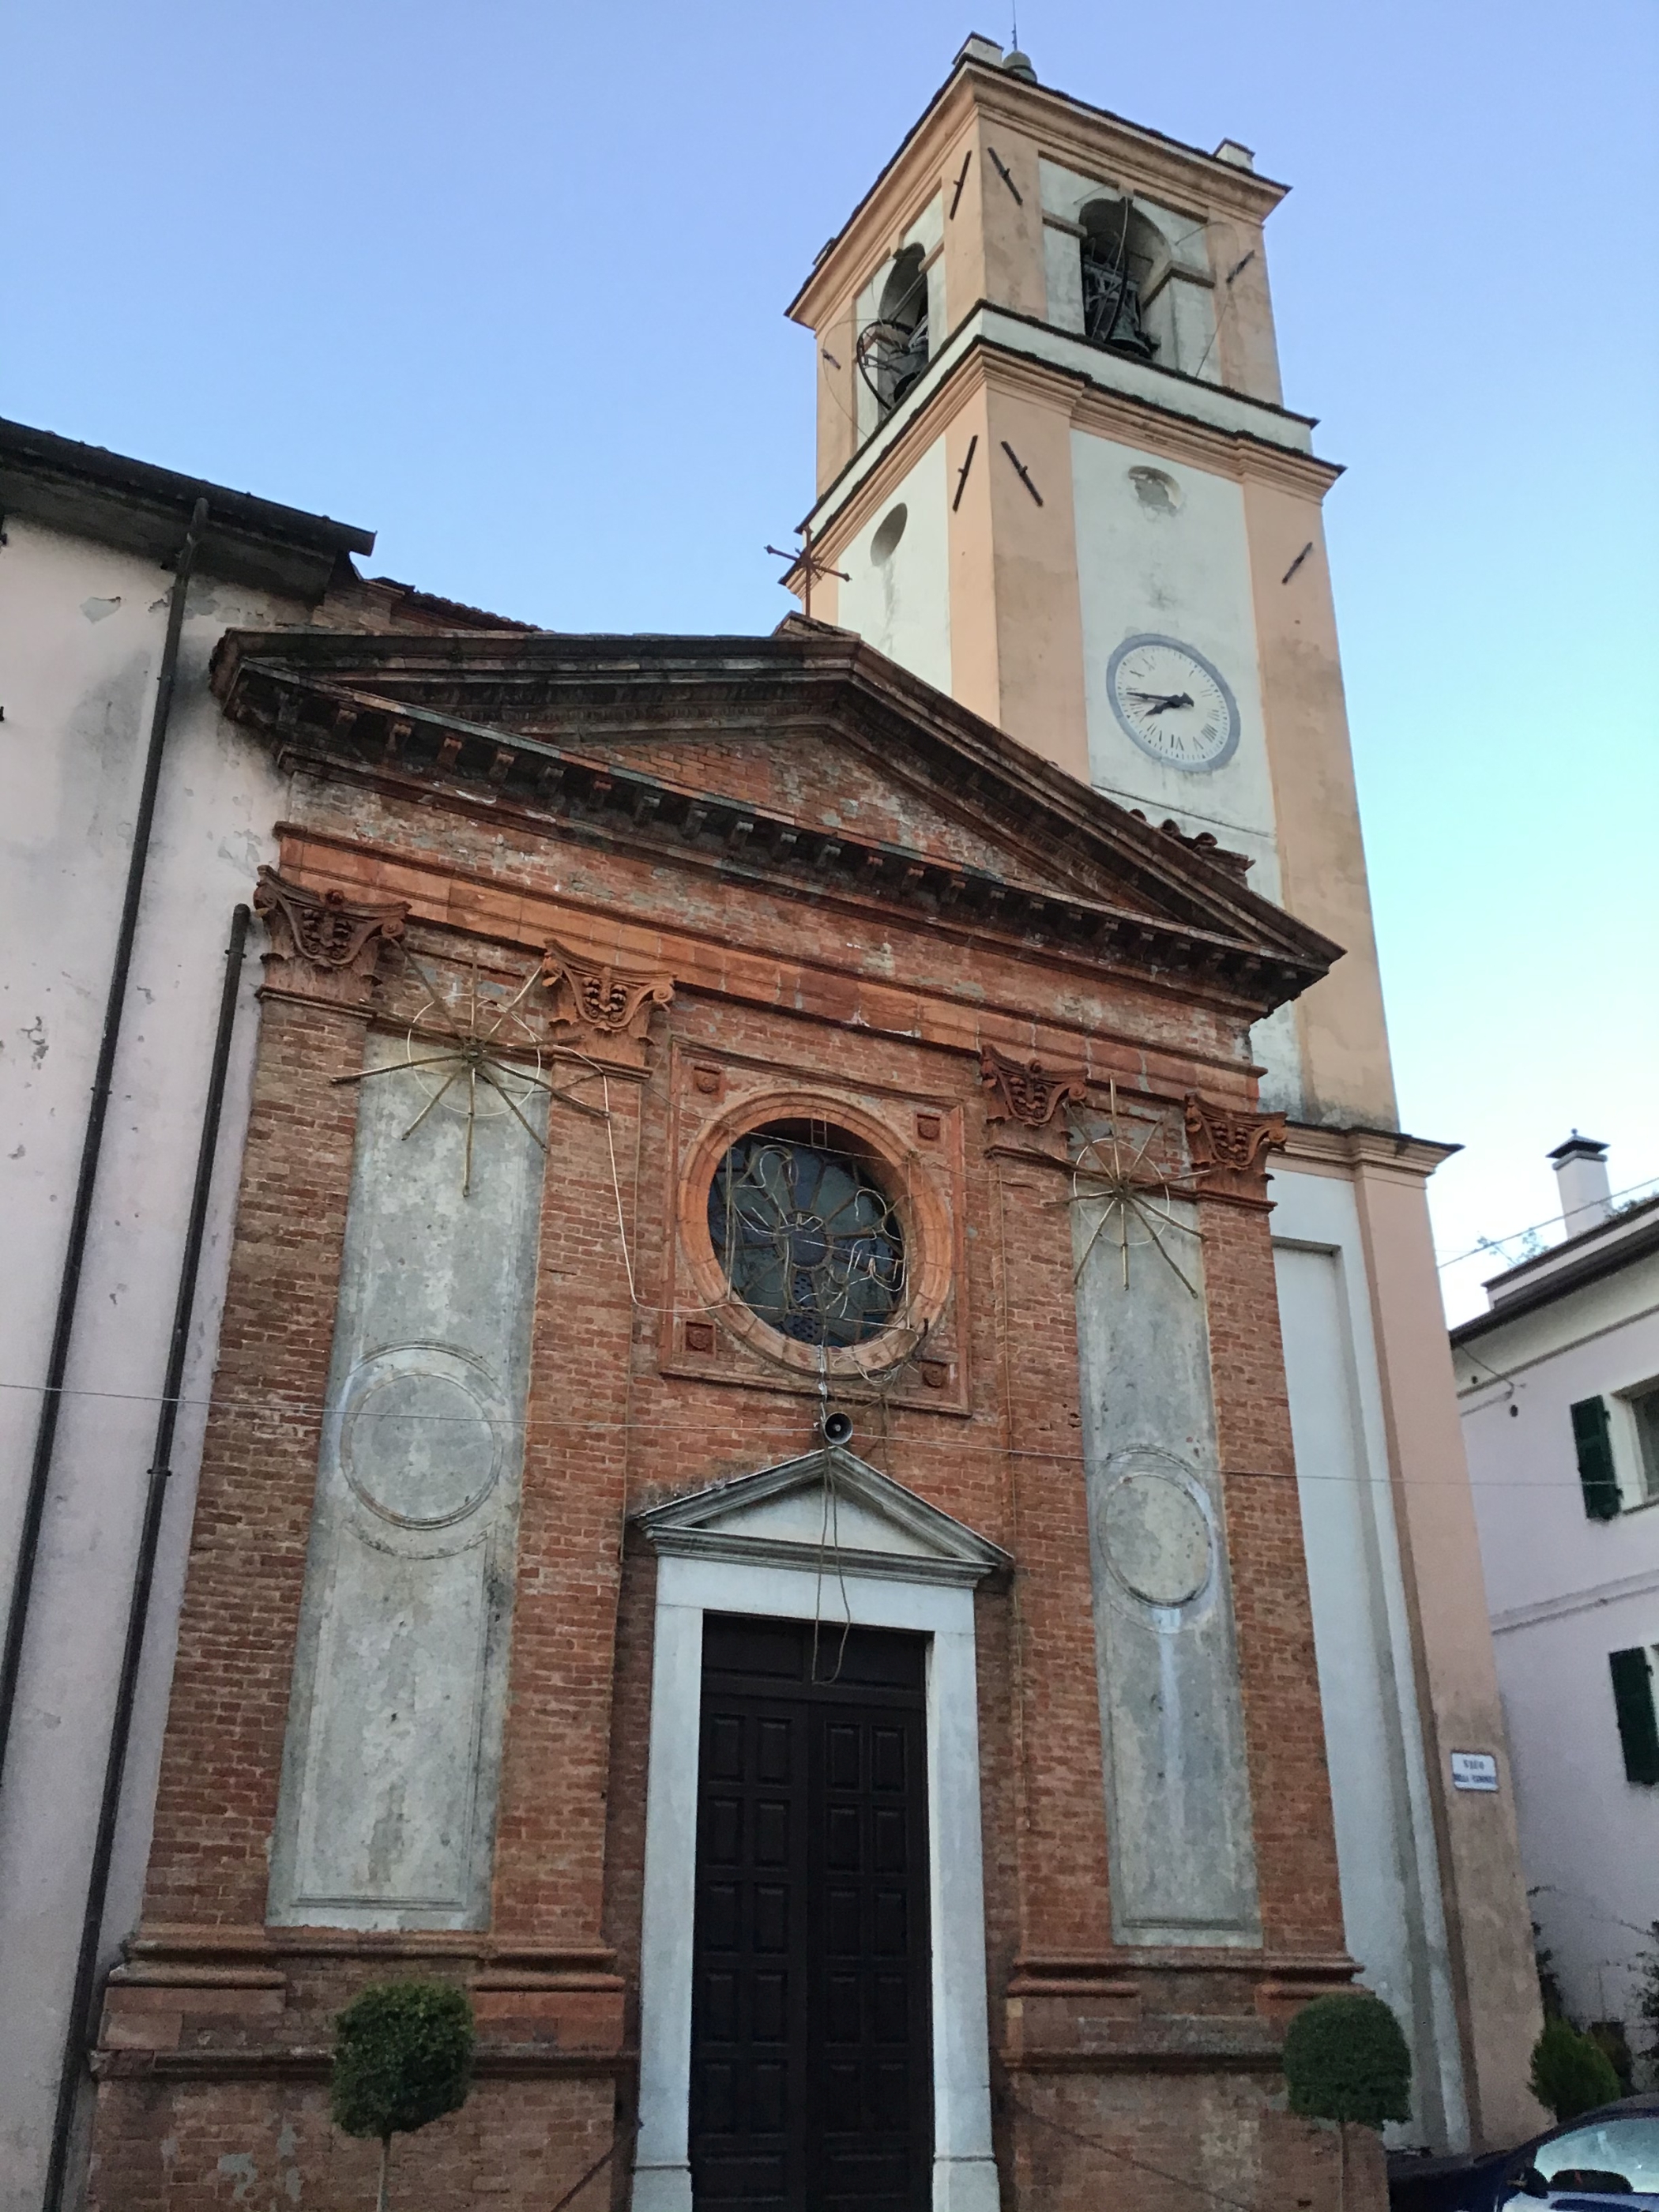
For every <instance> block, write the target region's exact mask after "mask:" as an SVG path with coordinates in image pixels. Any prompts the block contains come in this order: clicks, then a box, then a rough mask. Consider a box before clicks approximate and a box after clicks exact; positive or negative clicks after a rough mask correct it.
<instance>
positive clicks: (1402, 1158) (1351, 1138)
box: [1285, 1121, 1463, 1182]
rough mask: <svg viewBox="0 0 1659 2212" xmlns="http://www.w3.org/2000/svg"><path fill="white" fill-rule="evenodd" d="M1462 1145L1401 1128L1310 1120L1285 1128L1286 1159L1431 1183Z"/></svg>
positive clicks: (1302, 1164)
mask: <svg viewBox="0 0 1659 2212" xmlns="http://www.w3.org/2000/svg"><path fill="white" fill-rule="evenodd" d="M1462 1149H1463V1147H1462V1145H1440V1144H1436V1143H1435V1142H1434V1141H1433V1140H1432V1139H1430V1138H1427V1137H1411V1136H1407V1134H1406V1133H1405V1132H1404V1130H1401V1129H1332V1128H1327V1127H1323V1126H1322V1125H1321V1124H1318V1123H1315V1122H1310V1121H1291V1122H1289V1123H1288V1124H1287V1125H1286V1128H1285V1165H1286V1167H1292V1168H1293V1167H1312V1168H1319V1169H1323V1170H1326V1171H1327V1172H1328V1173H1329V1172H1333V1171H1334V1172H1337V1173H1340V1174H1350V1175H1351V1174H1352V1173H1353V1172H1354V1171H1355V1170H1358V1169H1364V1170H1367V1171H1368V1172H1370V1173H1373V1174H1377V1173H1381V1174H1385V1175H1395V1176H1400V1177H1401V1180H1402V1181H1407V1182H1427V1181H1428V1179H1429V1177H1430V1176H1431V1175H1432V1174H1433V1173H1434V1171H1435V1170H1436V1169H1437V1167H1439V1166H1440V1165H1441V1164H1442V1163H1443V1161H1446V1160H1449V1159H1450V1158H1451V1157H1452V1155H1453V1153H1454V1152H1462Z"/></svg>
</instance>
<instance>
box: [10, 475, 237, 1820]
mask: <svg viewBox="0 0 1659 2212" xmlns="http://www.w3.org/2000/svg"><path fill="white" fill-rule="evenodd" d="M207 519H208V503H207V501H205V500H204V499H198V500H197V502H196V507H195V511H194V513H192V514H191V518H190V528H189V530H188V532H186V533H185V542H184V544H183V546H182V547H181V548H180V550H179V559H178V562H177V565H176V566H175V568H174V569H173V589H172V591H171V592H170V593H169V594H168V599H167V637H166V641H165V642H164V643H163V645H162V647H161V671H160V674H159V675H158V677H157V678H156V684H155V708H154V710H153V712H152V714H151V715H150V723H149V752H148V753H147V754H146V756H145V758H144V776H143V782H142V783H141V784H140V786H139V787H138V811H137V815H136V816H135V817H134V820H133V825H132V852H131V856H130V858H129V859H128V861H127V887H126V891H125V896H124V897H123V898H122V901H121V921H120V926H119V927H118V930H117V932H116V937H115V964H114V966H113V967H112V969H111V971H110V979H109V995H108V997H107V998H106V1000H105V1002H104V1033H103V1036H102V1037H101V1039H100V1042H99V1046H98V1065H97V1066H96V1068H95V1069H94V1073H93V1079H92V1102H91V1104H90V1105H89V1106H88V1109H87V1129H86V1135H85V1136H84V1138H83V1139H82V1144H81V1169H80V1173H79V1176H77V1178H76V1185H75V1204H74V1206H73V1207H72V1208H71V1209H70V1231H69V1243H68V1245H67V1247H66V1248H65V1250H64V1272H63V1274H62V1275H61V1277H60V1278H59V1279H58V1311H57V1316H56V1317H55V1319H54V1321H53V1322H52V1351H51V1353H50V1355H49V1356H48V1358H47V1360H46V1389H45V1391H44V1394H43V1395H42V1397H41V1401H40V1425H39V1426H38V1428H37V1429H36V1430H35V1432H34V1458H33V1462H32V1463H31V1465H30V1468H29V1486H28V1491H27V1496H26V1498H25V1501H24V1505H23V1525H22V1528H21V1532H20V1534H19V1536H18V1540H17V1565H16V1567H15V1570H14V1571H13V1575H12V1585H11V1610H10V1611H9V1613H8V1614H7V1615H6V1640H5V1644H4V1647H3V1650H0V1785H3V1783H4V1778H5V1770H6V1753H7V1751H8V1750H9V1747H10V1744H11V1724H12V1719H13V1716H14V1714H15V1709H16V1705H17V1683H18V1677H19V1676H20V1674H21V1672H22V1667H23V1636H24V1632H25V1630H26V1629H27V1626H28V1614H29V1599H30V1596H31V1595H32V1593H33V1588H34V1567H35V1558H36V1554H37V1553H38V1552H39V1551H40V1524H41V1522H43V1521H44V1519H45V1518H46V1492H47V1489H48V1486H50V1483H51V1480H52V1453H53V1450H54V1449H55V1448H56V1445H57V1442H58V1412H59V1410H60V1408H61V1407H62V1405H63V1399H64V1374H65V1373H66V1371H67V1370H68V1367H69V1355H70V1336H71V1335H72V1334H73V1333H74V1328H75V1310H76V1304H77V1303H78V1301H79V1298H80V1293H81V1270H82V1266H83V1265H84V1263H85V1260H86V1253H87V1232H88V1229H89V1227H90V1226H91V1222H92V1200H93V1192H94V1186H95V1185H96V1183H97V1181H98V1160H99V1155H100V1152H102V1150H103V1145H104V1121H105V1117H106V1115H107V1113H108V1111H109V1098H110V1091H111V1089H112V1085H113V1080H114V1074H115V1048H116V1047H117V1045H118V1043H119V1042H120V1039H121V1017H122V1014H123V1013H124V1012H125V1007H126V998H127V978H128V976H129V975H130V974H131V969H132V948H133V942H134V939H136V938H137V933H138V902H139V899H140V897H141V896H142V895H143V888H144V869H145V866H146V864H147V863H148V861H149V835H150V825H151V823H152V821H153V819H154V817H155V794H156V791H157V788H158V787H159V786H160V783H161V753H162V750H163V748H164V746H165V745H166V744H167V723H168V721H169V720H170V719H171V717H172V714H173V684H174V682H175V680H176V678H177V676H178V672H179V637H180V635H181V634H182V632H183V630H184V626H185V593H186V592H187V591H188V590H189V588H190V578H191V570H192V569H193V568H194V567H195V565H196V553H197V546H198V545H199V544H200V543H201V538H202V533H203V532H204V530H205V529H206V527H207Z"/></svg>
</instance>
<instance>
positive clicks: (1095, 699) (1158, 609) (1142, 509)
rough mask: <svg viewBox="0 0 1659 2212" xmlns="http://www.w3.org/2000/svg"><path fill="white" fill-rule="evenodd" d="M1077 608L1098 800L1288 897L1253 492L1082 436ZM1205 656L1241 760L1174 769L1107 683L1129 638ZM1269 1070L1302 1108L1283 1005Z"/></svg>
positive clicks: (1261, 1029) (1265, 1055) (1270, 1044)
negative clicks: (1220, 851)
mask: <svg viewBox="0 0 1659 2212" xmlns="http://www.w3.org/2000/svg"><path fill="white" fill-rule="evenodd" d="M1136 470H1143V471H1152V473H1153V475H1154V476H1155V477H1158V478H1160V479H1163V480H1164V482H1166V483H1169V484H1170V485H1172V486H1173V488H1174V489H1173V493H1172V495H1171V500H1172V506H1173V511H1171V508H1170V506H1167V505H1164V504H1159V503H1149V502H1148V501H1146V500H1145V499H1143V498H1142V496H1141V495H1140V494H1139V491H1138V490H1137V489H1136V477H1134V475H1133V474H1132V471H1136ZM1072 491H1073V506H1074V510H1075V513H1076V528H1077V564H1078V600H1079V611H1080V613H1081V616H1082V623H1083V680H1084V698H1085V717H1086V722H1087V728H1088V735H1089V767H1090V774H1091V777H1092V779H1093V781H1094V786H1095V788H1096V790H1097V791H1103V792H1105V793H1107V794H1108V796H1109V797H1110V798H1112V799H1116V800H1118V801H1119V803H1120V804H1121V805H1125V806H1131V807H1139V808H1140V809H1141V810H1142V811H1144V812H1145V813H1146V815H1147V816H1148V817H1150V818H1151V819H1152V821H1153V822H1160V823H1161V822H1164V821H1169V820H1173V821H1174V822H1176V823H1177V824H1178V825H1179V827H1180V828H1181V829H1182V830H1183V831H1185V832H1186V833H1187V835H1188V836H1194V835H1196V834H1198V833H1200V832H1203V831H1207V832H1208V833H1209V834H1210V835H1211V836H1214V837H1216V838H1218V840H1219V842H1221V843H1222V844H1223V845H1225V846H1227V847H1228V848H1230V849H1231V850H1232V851H1234V852H1238V853H1245V854H1249V859H1250V861H1251V864H1252V865H1251V869H1250V878H1249V883H1250V889H1251V890H1254V891H1257V892H1260V894H1261V896H1262V897H1264V898H1270V899H1277V898H1278V897H1279V854H1278V848H1277V844H1276V842H1275V841H1276V826H1275V823H1274V818H1273V781H1272V776H1271V775H1270V772H1269V769H1268V765H1267V728H1266V723H1265V720H1264V716H1263V712H1262V705H1261V665H1260V662H1259V661H1258V659H1257V655H1256V631H1255V602H1254V599H1253V598H1252V595H1251V591H1250V560H1249V538H1248V534H1247V526H1246V522H1245V514H1244V495H1243V489H1242V488H1241V486H1240V485H1238V484H1237V483H1233V482H1231V481H1229V480H1226V479H1224V478H1222V477H1214V476H1211V475H1210V474H1209V473H1208V472H1207V471H1205V470H1203V469H1198V468H1193V467H1191V466H1189V465H1187V464H1186V463H1183V462H1179V461H1172V460H1170V459H1168V458H1167V457H1166V456H1164V455H1163V454H1158V453H1144V452H1142V451H1141V450H1140V449H1139V447H1134V446H1126V445H1121V444H1120V443H1119V442H1118V441H1116V440H1115V439H1112V438H1103V437H1100V436H1098V435H1097V434H1096V433H1094V432H1093V431H1089V430H1074V431H1073V433H1072ZM1147 631H1150V632H1152V633H1155V634H1157V635H1161V636H1165V637H1172V638H1176V639H1178V640H1180V641H1181V642H1182V644H1185V645H1190V646H1194V647H1197V649H1198V651H1199V652H1200V653H1202V654H1204V656H1205V657H1206V659H1208V660H1210V661H1212V662H1213V663H1214V665H1215V666H1216V667H1218V669H1219V670H1220V671H1221V672H1222V674H1223V675H1224V676H1225V678H1226V679H1227V683H1228V685H1229V687H1230V689H1231V691H1232V695H1233V697H1234V699H1235V700H1236V702H1237V707H1238V716H1239V739H1238V745H1237V750H1235V752H1234V753H1233V755H1232V757H1231V759H1229V760H1227V761H1225V763H1223V764H1222V765H1221V766H1220V767H1218V768H1214V769H1200V770H1193V769H1176V768H1170V767H1167V766H1166V765H1165V764H1164V763H1163V762H1161V761H1157V760H1154V759H1152V757H1151V756H1150V755H1149V754H1147V753H1145V752H1143V751H1142V750H1140V748H1139V745H1137V744H1135V743H1134V742H1133V739H1132V738H1130V737H1129V736H1128V735H1127V732H1125V731H1124V729H1123V728H1122V726H1121V724H1120V723H1119V721H1118V720H1117V717H1116V715H1115V714H1114V713H1113V712H1112V708H1111V702H1110V700H1109V697H1108V695H1107V687H1106V671H1107V669H1108V666H1109V664H1110V661H1111V657H1112V654H1113V653H1114V652H1115V650H1116V648H1117V647H1118V646H1119V645H1121V643H1122V641H1123V640H1124V639H1125V638H1126V637H1132V636H1134V635H1137V634H1138V633H1141V632H1147ZM1253 1042H1254V1046H1255V1053H1256V1056H1257V1058H1258V1059H1259V1060H1261V1063H1262V1065H1263V1066H1264V1067H1265V1068H1266V1069H1267V1077H1266V1079H1265V1080H1264V1083H1263V1085H1262V1094H1263V1098H1264V1102H1265V1103H1268V1104H1270V1105H1273V1106H1275V1107H1277V1106H1280V1105H1285V1104H1291V1105H1293V1104H1294V1103H1296V1102H1297V1100H1299V1098H1300V1096H1301V1075H1300V1061H1299V1053H1298V1046H1297V1033H1296V1020H1295V1012H1294V1009H1293V1008H1292V1007H1291V1006H1282V1007H1280V1008H1279V1011H1278V1012H1276V1013H1274V1014H1273V1015H1271V1016H1270V1017H1269V1018H1268V1019H1267V1021H1265V1022H1262V1023H1260V1024H1258V1025H1257V1027H1256V1029H1255V1031H1254V1032H1253Z"/></svg>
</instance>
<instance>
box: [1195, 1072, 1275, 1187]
mask: <svg viewBox="0 0 1659 2212" xmlns="http://www.w3.org/2000/svg"><path fill="white" fill-rule="evenodd" d="M1187 1141H1188V1146H1189V1147H1190V1148H1191V1152H1192V1156H1193V1174H1194V1176H1195V1178H1196V1179H1197V1181H1198V1183H1199V1185H1200V1188H1212V1189H1218V1190H1234V1189H1237V1187H1238V1186H1239V1184H1240V1183H1241V1182H1252V1183H1254V1182H1257V1181H1259V1179H1260V1178H1261V1176H1264V1175H1265V1174H1266V1173H1267V1164H1266V1161H1265V1160H1264V1158H1263V1157H1262V1156H1263V1154H1264V1153H1266V1152H1270V1151H1272V1150H1273V1148H1274V1147H1275V1146H1280V1145H1282V1144H1283V1143H1284V1142H1285V1116H1284V1115H1282V1114H1239V1113H1236V1112H1235V1111H1234V1110H1233V1109H1232V1108H1231V1107H1230V1106H1212V1105H1211V1104H1210V1103H1209V1102H1208V1100H1207V1099H1203V1098H1200V1097H1198V1096H1197V1095H1196V1093H1189V1094H1188V1099H1187Z"/></svg>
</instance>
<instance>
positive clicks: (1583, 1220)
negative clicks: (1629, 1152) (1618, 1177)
mask: <svg viewBox="0 0 1659 2212" xmlns="http://www.w3.org/2000/svg"><path fill="white" fill-rule="evenodd" d="M1549 1160H1550V1165H1551V1166H1552V1167H1553V1169H1554V1170H1555V1174H1556V1180H1557V1182H1559V1184H1560V1186H1561V1225H1562V1227H1563V1228H1564V1229H1565V1231H1566V1232H1567V1234H1568V1236H1569V1237H1577V1236H1579V1235H1581V1234H1582V1233H1583V1231H1585V1230H1587V1229H1596V1228H1599V1227H1600V1226H1601V1223H1602V1222H1604V1221H1605V1220H1606V1219H1607V1217H1608V1215H1609V1214H1610V1213H1611V1212H1613V1194H1612V1192H1611V1190H1610V1189H1609V1188H1608V1184H1607V1146H1605V1145H1600V1144H1597V1142H1596V1140H1595V1138H1594V1137H1581V1136H1580V1135H1579V1133H1578V1132H1577V1129H1575V1130H1574V1131H1573V1133H1572V1134H1571V1136H1570V1137H1569V1138H1568V1139H1567V1141H1566V1143H1565V1145H1558V1146H1556V1148H1555V1150H1554V1151H1553V1152H1552V1153H1551V1154H1550V1156H1549Z"/></svg>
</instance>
